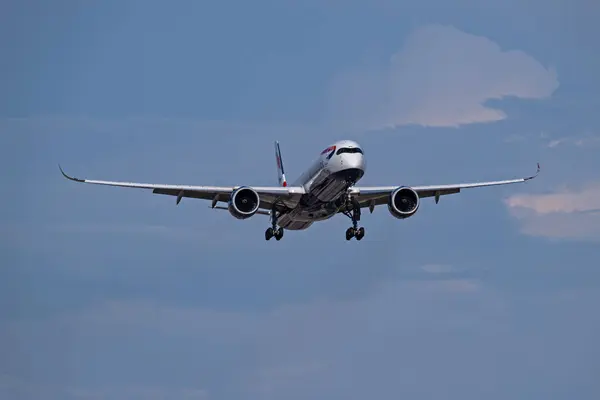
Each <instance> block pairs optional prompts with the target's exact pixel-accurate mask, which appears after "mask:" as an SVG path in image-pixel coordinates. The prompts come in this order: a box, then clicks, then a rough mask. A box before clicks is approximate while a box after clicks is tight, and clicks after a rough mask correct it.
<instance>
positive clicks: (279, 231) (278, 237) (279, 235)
mask: <svg viewBox="0 0 600 400" xmlns="http://www.w3.org/2000/svg"><path fill="white" fill-rule="evenodd" d="M282 237H283V228H279V229H277V232H275V240H281V238H282Z"/></svg>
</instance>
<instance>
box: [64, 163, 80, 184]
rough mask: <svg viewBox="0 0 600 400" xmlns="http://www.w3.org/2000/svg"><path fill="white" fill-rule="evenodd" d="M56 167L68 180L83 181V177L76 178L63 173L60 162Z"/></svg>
mask: <svg viewBox="0 0 600 400" xmlns="http://www.w3.org/2000/svg"><path fill="white" fill-rule="evenodd" d="M58 169H59V170H60V173H61V174H62V175H63V176H64V177H65V178H67V179H68V180H70V181H75V182H85V181H84V180H83V179H78V178H74V177H72V176H69V175H67V174H66V173H65V171H63V169H62V167H61V166H60V164H58Z"/></svg>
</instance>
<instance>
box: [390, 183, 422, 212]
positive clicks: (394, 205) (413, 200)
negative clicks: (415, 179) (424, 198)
mask: <svg viewBox="0 0 600 400" xmlns="http://www.w3.org/2000/svg"><path fill="white" fill-rule="evenodd" d="M419 204H420V199H419V194H418V193H417V192H415V191H414V190H413V189H411V188H409V187H399V188H398V189H396V190H394V191H393V192H392V193H391V194H390V198H389V200H388V210H390V214H392V215H393V216H394V217H396V218H398V219H404V218H408V217H411V216H413V215H414V214H415V213H416V212H417V210H418V209H419Z"/></svg>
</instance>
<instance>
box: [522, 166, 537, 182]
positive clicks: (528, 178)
mask: <svg viewBox="0 0 600 400" xmlns="http://www.w3.org/2000/svg"><path fill="white" fill-rule="evenodd" d="M539 173H540V163H537V171H536V172H535V175H532V176H528V177H527V178H525V180H526V181H528V180H530V179H533V178H535V177H536V176H538V175H539Z"/></svg>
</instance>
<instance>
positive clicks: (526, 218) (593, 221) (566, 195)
mask: <svg viewBox="0 0 600 400" xmlns="http://www.w3.org/2000/svg"><path fill="white" fill-rule="evenodd" d="M505 203H506V206H507V207H508V208H509V210H510V212H511V214H512V215H513V216H514V217H515V218H517V219H518V220H519V221H520V222H521V224H522V228H521V229H522V232H523V233H525V234H528V235H532V236H543V237H549V238H575V239H593V240H598V239H600V183H593V184H589V185H587V186H586V187H584V188H582V189H580V190H573V189H562V190H560V191H556V192H554V193H548V194H539V195H534V194H521V195H515V196H511V197H509V198H508V199H507V200H506V201H505Z"/></svg>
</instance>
